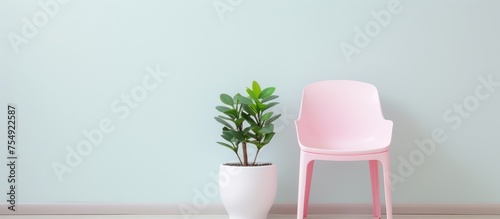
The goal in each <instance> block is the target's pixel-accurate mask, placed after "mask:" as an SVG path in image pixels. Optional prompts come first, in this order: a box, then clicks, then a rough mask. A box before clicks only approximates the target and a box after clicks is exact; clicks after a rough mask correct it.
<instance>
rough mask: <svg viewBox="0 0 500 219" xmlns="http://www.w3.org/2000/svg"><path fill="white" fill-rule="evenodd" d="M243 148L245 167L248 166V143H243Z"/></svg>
mask: <svg viewBox="0 0 500 219" xmlns="http://www.w3.org/2000/svg"><path fill="white" fill-rule="evenodd" d="M241 146H242V150H243V166H248V154H247V143H246V142H242V143H241Z"/></svg>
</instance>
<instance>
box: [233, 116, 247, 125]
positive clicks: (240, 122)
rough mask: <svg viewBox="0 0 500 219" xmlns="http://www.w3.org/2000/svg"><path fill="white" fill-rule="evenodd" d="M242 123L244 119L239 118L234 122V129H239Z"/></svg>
mask: <svg viewBox="0 0 500 219" xmlns="http://www.w3.org/2000/svg"><path fill="white" fill-rule="evenodd" d="M243 121H245V118H239V119H237V120H236V121H234V124H235V125H236V127H240V125H241V124H242V123H243Z"/></svg>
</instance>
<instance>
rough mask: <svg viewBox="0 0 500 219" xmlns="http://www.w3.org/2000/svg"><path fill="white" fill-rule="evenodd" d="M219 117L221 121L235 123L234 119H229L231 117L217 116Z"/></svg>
mask: <svg viewBox="0 0 500 219" xmlns="http://www.w3.org/2000/svg"><path fill="white" fill-rule="evenodd" d="M217 117H219V118H221V119H225V120H229V121H231V122H232V121H233V119H231V118H229V117H226V116H217Z"/></svg>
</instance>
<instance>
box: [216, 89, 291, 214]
mask: <svg viewBox="0 0 500 219" xmlns="http://www.w3.org/2000/svg"><path fill="white" fill-rule="evenodd" d="M274 91H275V88H274V87H268V88H265V89H261V87H260V85H259V83H257V82H256V81H253V83H252V88H247V89H246V93H247V94H248V96H246V95H245V96H243V95H241V94H239V93H237V94H236V95H233V96H230V95H228V94H224V93H223V94H221V95H220V100H221V101H222V103H223V104H224V105H223V106H217V107H216V109H217V110H218V111H219V112H220V113H222V114H221V115H218V116H217V117H215V120H217V121H218V122H219V123H221V124H222V125H223V127H222V135H221V136H222V138H223V139H224V142H217V143H218V144H220V145H222V146H224V147H226V148H228V149H230V150H231V151H233V152H234V153H235V154H236V157H237V158H238V162H231V163H225V164H221V165H220V169H219V190H220V194H221V200H222V203H223V204H224V206H225V208H226V210H227V212H228V214H229V218H230V219H265V218H267V214H268V212H269V210H270V209H271V207H272V204H273V202H274V198H275V196H276V190H277V168H276V165H275V164H272V163H259V162H257V156H258V155H259V152H260V151H261V149H262V148H263V147H264V146H266V145H267V144H269V142H271V140H272V138H273V137H274V135H275V133H274V125H273V122H274V121H276V119H278V118H279V117H280V116H281V115H279V114H278V115H274V114H273V112H270V111H269V110H270V109H271V108H272V107H273V106H275V105H277V104H278V103H277V102H273V101H272V100H274V99H276V98H278V96H277V95H273V93H274ZM250 145H253V146H255V148H256V149H257V150H256V153H255V156H254V157H249V153H248V152H249V151H248V149H249V148H248V147H249V146H250Z"/></svg>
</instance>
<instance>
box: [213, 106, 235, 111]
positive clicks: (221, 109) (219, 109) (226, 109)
mask: <svg viewBox="0 0 500 219" xmlns="http://www.w3.org/2000/svg"><path fill="white" fill-rule="evenodd" d="M215 109H217V110H218V111H219V112H221V113H225V112H227V111H229V110H231V108H229V107H226V106H216V107H215Z"/></svg>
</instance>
